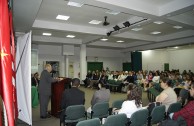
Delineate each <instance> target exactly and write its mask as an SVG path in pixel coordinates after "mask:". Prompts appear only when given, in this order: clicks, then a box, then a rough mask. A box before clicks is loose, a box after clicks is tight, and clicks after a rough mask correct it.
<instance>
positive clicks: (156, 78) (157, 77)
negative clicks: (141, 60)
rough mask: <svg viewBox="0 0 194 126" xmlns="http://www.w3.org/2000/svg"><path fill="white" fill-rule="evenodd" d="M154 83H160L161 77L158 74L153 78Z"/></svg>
mask: <svg viewBox="0 0 194 126" xmlns="http://www.w3.org/2000/svg"><path fill="white" fill-rule="evenodd" d="M152 82H154V83H160V76H159V75H158V73H157V72H156V73H155V76H154V77H153V78H152Z"/></svg>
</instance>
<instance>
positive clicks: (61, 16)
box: [56, 15, 70, 20]
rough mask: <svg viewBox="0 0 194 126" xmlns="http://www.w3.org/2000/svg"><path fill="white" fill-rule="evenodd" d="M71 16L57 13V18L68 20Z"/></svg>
mask: <svg viewBox="0 0 194 126" xmlns="http://www.w3.org/2000/svg"><path fill="white" fill-rule="evenodd" d="M69 18H70V16H65V15H57V17H56V19H58V20H68V19H69Z"/></svg>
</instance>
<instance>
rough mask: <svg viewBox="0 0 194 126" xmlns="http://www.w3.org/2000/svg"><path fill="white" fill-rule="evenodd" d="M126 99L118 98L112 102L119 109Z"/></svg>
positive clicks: (113, 106)
mask: <svg viewBox="0 0 194 126" xmlns="http://www.w3.org/2000/svg"><path fill="white" fill-rule="evenodd" d="M124 101H125V100H123V99H122V100H116V101H113V103H112V108H117V109H121V106H122V104H123V102H124Z"/></svg>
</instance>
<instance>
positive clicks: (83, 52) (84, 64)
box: [80, 44, 87, 80]
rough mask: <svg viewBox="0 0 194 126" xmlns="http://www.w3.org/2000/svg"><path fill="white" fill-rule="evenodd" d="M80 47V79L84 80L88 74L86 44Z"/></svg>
mask: <svg viewBox="0 0 194 126" xmlns="http://www.w3.org/2000/svg"><path fill="white" fill-rule="evenodd" d="M80 48H81V49H80V80H84V79H85V78H86V74H87V62H86V44H82V45H81V46H80Z"/></svg>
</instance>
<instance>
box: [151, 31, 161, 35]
mask: <svg viewBox="0 0 194 126" xmlns="http://www.w3.org/2000/svg"><path fill="white" fill-rule="evenodd" d="M150 34H152V35H157V34H161V32H159V31H154V32H151V33H150Z"/></svg>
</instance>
